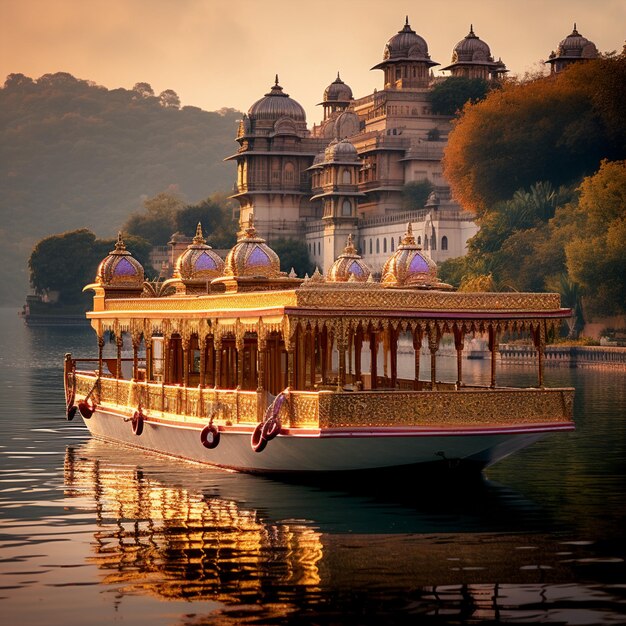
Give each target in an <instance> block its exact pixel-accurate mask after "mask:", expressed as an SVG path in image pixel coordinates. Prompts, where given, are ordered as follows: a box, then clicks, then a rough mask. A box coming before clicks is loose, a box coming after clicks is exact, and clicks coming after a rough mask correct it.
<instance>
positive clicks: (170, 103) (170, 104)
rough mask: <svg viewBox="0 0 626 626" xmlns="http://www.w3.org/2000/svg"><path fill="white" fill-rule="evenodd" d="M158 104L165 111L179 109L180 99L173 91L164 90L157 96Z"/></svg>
mask: <svg viewBox="0 0 626 626" xmlns="http://www.w3.org/2000/svg"><path fill="white" fill-rule="evenodd" d="M159 102H160V103H161V106H162V107H165V108H166V109H180V98H179V97H178V94H177V93H176V92H175V91H174V90H173V89H166V90H165V91H162V92H161V93H160V94H159Z"/></svg>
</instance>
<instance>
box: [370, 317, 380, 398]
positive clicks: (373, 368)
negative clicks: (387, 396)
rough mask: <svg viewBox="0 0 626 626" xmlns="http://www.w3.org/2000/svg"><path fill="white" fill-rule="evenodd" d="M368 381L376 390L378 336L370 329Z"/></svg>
mask: <svg viewBox="0 0 626 626" xmlns="http://www.w3.org/2000/svg"><path fill="white" fill-rule="evenodd" d="M370 379H371V386H372V389H378V336H377V333H376V331H375V330H374V329H373V328H371V329H370Z"/></svg>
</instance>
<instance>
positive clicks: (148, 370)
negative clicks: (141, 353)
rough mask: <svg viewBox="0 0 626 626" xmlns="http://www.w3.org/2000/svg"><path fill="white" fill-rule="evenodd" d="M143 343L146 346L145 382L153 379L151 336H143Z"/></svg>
mask: <svg viewBox="0 0 626 626" xmlns="http://www.w3.org/2000/svg"><path fill="white" fill-rule="evenodd" d="M143 340H144V343H145V344H146V381H151V380H153V379H154V364H153V363H152V358H153V354H152V335H151V334H144V336H143Z"/></svg>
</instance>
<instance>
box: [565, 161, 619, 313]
mask: <svg viewBox="0 0 626 626" xmlns="http://www.w3.org/2000/svg"><path fill="white" fill-rule="evenodd" d="M578 204H579V207H580V210H581V212H582V214H583V215H584V224H583V226H582V228H581V229H580V230H579V231H578V233H577V236H575V237H574V238H573V239H572V240H571V241H570V242H568V243H567V244H566V246H565V254H566V257H567V270H568V273H569V275H570V276H571V278H572V280H573V281H575V282H577V283H578V284H580V285H581V287H582V289H583V293H584V302H585V305H586V308H587V310H588V311H589V312H590V313H591V314H596V315H614V314H620V313H624V312H626V271H625V261H624V259H626V161H618V162H608V161H604V162H603V163H602V165H601V167H600V169H599V170H598V172H597V173H596V174H594V175H593V176H589V177H587V178H585V180H584V181H583V182H582V184H581V186H580V199H579V202H578Z"/></svg>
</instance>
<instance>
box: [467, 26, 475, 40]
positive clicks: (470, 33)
mask: <svg viewBox="0 0 626 626" xmlns="http://www.w3.org/2000/svg"><path fill="white" fill-rule="evenodd" d="M468 37H476V35H475V34H474V24H470V32H469V35H468Z"/></svg>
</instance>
